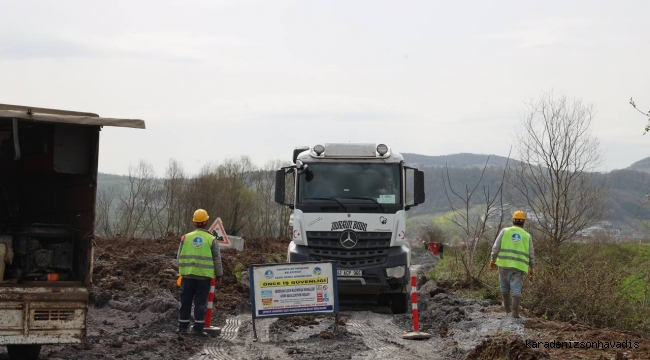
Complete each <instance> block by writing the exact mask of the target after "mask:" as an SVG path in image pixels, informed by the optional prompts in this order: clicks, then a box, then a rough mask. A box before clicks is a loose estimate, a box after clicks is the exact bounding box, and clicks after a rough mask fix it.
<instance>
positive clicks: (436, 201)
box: [98, 154, 650, 232]
mask: <svg viewBox="0 0 650 360" xmlns="http://www.w3.org/2000/svg"><path fill="white" fill-rule="evenodd" d="M405 158H406V160H407V163H408V164H410V165H416V166H417V167H418V168H420V169H422V170H423V171H424V173H425V180H426V181H425V190H426V202H425V203H424V204H422V205H420V206H417V207H414V208H412V209H411V211H409V216H417V217H418V218H419V219H425V220H426V219H427V218H428V216H431V217H432V218H433V216H434V214H440V213H444V212H448V211H449V210H450V205H449V204H450V201H451V202H452V204H454V206H456V207H459V206H463V201H462V199H461V198H459V197H457V196H455V195H454V194H453V193H452V192H451V191H450V188H449V186H447V191H445V183H447V184H451V189H453V190H454V191H455V192H456V193H458V194H460V195H461V197H463V196H464V195H463V194H466V193H467V192H468V191H471V190H472V188H473V187H475V186H476V185H477V183H478V182H479V179H481V176H482V180H481V181H480V183H478V187H477V189H476V194H475V196H474V197H473V198H472V202H471V204H470V205H472V206H478V205H481V204H484V203H485V195H484V191H489V193H490V194H495V193H496V192H497V191H498V189H499V186H500V185H501V182H502V179H503V176H504V174H503V165H505V164H506V160H507V158H505V157H499V156H494V155H493V156H490V159H489V163H488V164H489V165H488V167H487V168H485V169H484V168H483V167H484V165H485V163H486V160H487V159H488V156H487V155H476V154H456V155H447V156H424V155H418V154H405ZM642 161H644V160H642ZM642 161H640V162H637V163H635V164H637V165H638V164H641V163H642ZM445 163H446V164H447V166H446V167H445V166H444V164H445ZM499 164H501V165H499ZM510 164H512V165H514V162H513V160H510ZM271 171H272V170H271V169H270V168H265V169H258V170H256V171H250V172H248V175H243V176H244V177H243V178H242V180H243V181H244V182H245V183H249V185H248V186H249V187H251V186H252V187H255V188H259V186H257V185H255V184H256V182H255V180H254V179H255V178H257V177H259V174H260V172H264V173H265V172H269V174H271ZM593 176H597V177H602V178H603V180H604V181H605V183H606V184H607V185H608V187H609V195H608V199H607V202H606V204H607V211H606V216H605V218H604V219H603V220H607V221H610V222H612V225H614V226H615V227H618V228H621V229H622V230H623V231H626V232H637V231H645V230H646V229H645V227H644V225H643V221H644V220H645V221H646V222H647V223H650V206H647V205H646V204H645V196H646V194H648V193H650V174H649V173H646V172H643V171H637V170H630V169H626V170H615V171H612V172H609V173H606V174H599V173H595V174H593ZM269 178H272V176H271V177H269ZM128 179H129V178H128V176H120V175H110V174H101V173H100V174H99V180H98V188H99V198H100V200H101V201H98V205H99V204H100V203H102V204H105V205H106V204H109V205H108V206H110V208H111V211H109V212H108V213H109V214H110V215H109V216H110V217H111V218H112V217H113V216H114V214H115V211H116V210H117V209H118V207H119V206H120V199H119V197H120V191H122V194H124V192H125V191H127V189H128V184H129V181H128ZM152 181H153V183H154V184H155V183H158V184H160V185H161V186H162V184H163V183H164V181H163V180H156V179H152ZM258 183H259V181H258ZM268 185H269V186H272V184H270V183H269V184H268ZM506 190H507V189H506ZM251 191H253V192H257V193H258V195H257V196H254V198H258V199H259V198H260V196H261V193H260V191H259V189H252V188H251ZM263 194H269V195H271V194H272V189H267V190H265V191H264V192H263ZM107 196H110V197H112V198H113V200H112V201H108V199H106V197H107ZM264 196H266V195H264ZM260 201H261V200H260ZM271 202H272V201H271ZM504 203H511V201H510V200H509V199H508V196H507V191H505V192H504ZM266 206H267V207H268V206H270V204H267V205H266ZM99 213H101V212H99ZM104 213H106V211H104ZM244 218H246V217H243V218H242V219H244ZM243 231H246V229H245V228H244V230H243Z"/></svg>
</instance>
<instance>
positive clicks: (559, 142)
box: [509, 93, 606, 249]
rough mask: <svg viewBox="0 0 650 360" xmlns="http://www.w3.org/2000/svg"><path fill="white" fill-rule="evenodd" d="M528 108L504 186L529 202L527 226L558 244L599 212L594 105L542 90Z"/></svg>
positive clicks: (601, 185)
mask: <svg viewBox="0 0 650 360" xmlns="http://www.w3.org/2000/svg"><path fill="white" fill-rule="evenodd" d="M527 108H528V111H527V114H526V117H525V118H524V121H523V131H522V132H521V133H520V134H518V140H519V141H518V143H517V144H516V148H517V150H518V153H519V160H520V161H521V162H520V163H519V164H518V166H516V167H515V170H514V172H513V173H512V177H511V178H510V179H509V189H512V190H513V194H512V195H513V196H514V198H515V199H516V201H517V203H518V204H523V205H526V206H527V207H528V212H529V221H528V222H527V226H530V227H532V228H533V229H535V230H536V231H537V233H539V234H541V235H542V236H543V237H544V238H545V239H547V240H550V241H551V243H552V246H554V247H555V248H556V249H559V246H558V245H559V244H560V243H562V242H564V241H567V240H569V239H571V238H573V237H574V236H575V235H576V234H577V233H578V232H579V231H580V230H582V229H584V228H586V227H588V226H590V225H592V224H593V223H595V222H597V221H598V220H601V218H602V216H603V212H604V200H605V194H606V186H605V184H604V183H603V181H602V180H599V179H598V177H596V176H592V175H591V174H590V173H591V172H593V171H594V170H595V169H596V167H597V166H598V165H599V164H600V163H601V154H600V150H599V142H598V139H597V138H595V137H594V136H592V135H591V133H590V127H591V122H592V120H593V107H592V105H589V104H584V103H583V102H582V101H581V100H580V99H569V98H567V97H566V96H564V95H562V96H555V95H554V94H553V93H547V94H544V95H542V96H541V97H540V98H539V99H537V100H533V101H530V102H529V103H528V104H527ZM531 215H532V218H531Z"/></svg>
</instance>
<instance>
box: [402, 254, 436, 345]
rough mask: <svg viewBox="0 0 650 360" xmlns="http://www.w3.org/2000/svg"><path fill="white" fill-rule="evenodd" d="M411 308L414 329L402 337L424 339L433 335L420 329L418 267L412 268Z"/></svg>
mask: <svg viewBox="0 0 650 360" xmlns="http://www.w3.org/2000/svg"><path fill="white" fill-rule="evenodd" d="M411 309H412V315H413V331H412V332H409V333H406V334H404V335H402V338H403V339H407V340H422V339H428V338H430V337H432V336H433V335H431V334H427V333H425V332H421V331H420V314H419V312H418V278H417V267H416V268H415V269H411Z"/></svg>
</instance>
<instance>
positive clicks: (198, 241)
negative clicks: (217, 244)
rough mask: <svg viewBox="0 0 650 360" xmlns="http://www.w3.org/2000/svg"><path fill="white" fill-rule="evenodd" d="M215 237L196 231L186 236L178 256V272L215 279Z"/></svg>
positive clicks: (205, 232)
mask: <svg viewBox="0 0 650 360" xmlns="http://www.w3.org/2000/svg"><path fill="white" fill-rule="evenodd" d="M214 239H215V237H214V236H213V235H212V234H210V233H208V232H207V231H201V230H196V231H192V232H191V233H189V234H186V235H185V238H184V240H183V247H182V248H181V253H180V255H179V256H178V272H179V273H180V274H181V275H194V276H204V277H207V278H213V277H214V275H215V274H214V261H213V260H212V250H211V248H212V242H214Z"/></svg>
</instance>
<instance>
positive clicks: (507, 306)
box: [501, 292, 511, 314]
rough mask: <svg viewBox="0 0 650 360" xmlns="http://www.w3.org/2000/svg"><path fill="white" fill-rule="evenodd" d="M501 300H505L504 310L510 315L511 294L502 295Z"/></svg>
mask: <svg viewBox="0 0 650 360" xmlns="http://www.w3.org/2000/svg"><path fill="white" fill-rule="evenodd" d="M501 298H502V299H503V309H504V310H505V311H506V314H509V313H510V311H511V310H510V293H509V292H504V293H501Z"/></svg>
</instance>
